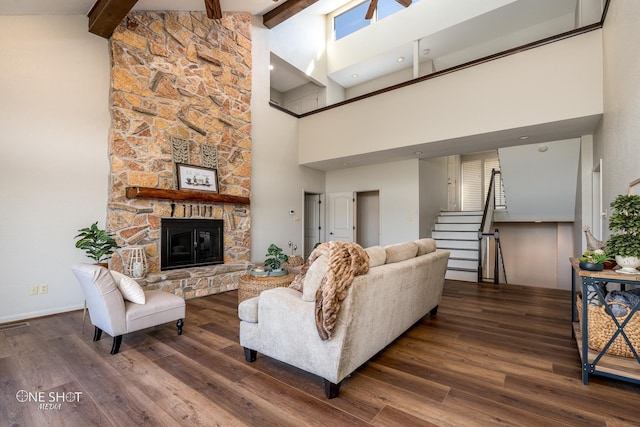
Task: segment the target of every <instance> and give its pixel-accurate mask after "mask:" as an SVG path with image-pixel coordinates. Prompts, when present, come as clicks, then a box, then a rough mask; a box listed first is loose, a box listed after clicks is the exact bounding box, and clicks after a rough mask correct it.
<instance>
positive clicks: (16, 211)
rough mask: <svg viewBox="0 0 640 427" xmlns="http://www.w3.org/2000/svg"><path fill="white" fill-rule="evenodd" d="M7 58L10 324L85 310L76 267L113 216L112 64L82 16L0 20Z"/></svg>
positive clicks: (2, 94) (3, 318)
mask: <svg viewBox="0 0 640 427" xmlns="http://www.w3.org/2000/svg"><path fill="white" fill-rule="evenodd" d="M0 58H2V60H1V61H0V124H1V128H2V132H0V146H1V147H2V158H3V162H2V163H3V164H2V168H0V200H2V202H1V203H2V209H1V213H0V241H1V242H2V244H1V245H0V259H1V260H2V268H0V323H2V322H7V321H12V320H18V319H24V318H30V317H36V316H41V315H46V314H51V313H57V312H61V311H67V310H72V309H77V308H80V307H82V304H83V300H84V299H83V297H82V292H81V290H80V286H79V285H78V284H77V282H76V280H75V278H74V276H73V275H72V273H71V271H70V267H71V266H72V265H73V264H75V263H78V262H92V261H91V260H89V259H88V258H86V257H85V256H84V254H83V253H82V252H81V251H80V250H79V249H76V248H75V246H74V236H75V235H76V234H77V230H78V229H79V228H81V227H85V226H88V225H90V224H91V223H92V222H94V221H99V224H100V225H101V226H104V223H105V218H106V203H107V184H108V182H107V180H108V172H109V166H108V158H107V136H108V131H109V125H110V117H109V110H108V95H109V73H110V64H109V53H108V48H107V41H106V40H104V39H102V38H99V37H97V36H95V35H92V34H90V33H89V32H88V31H87V18H86V17H84V16H46V17H43V16H29V17H22V16H0ZM40 283H47V284H48V285H49V292H48V293H47V294H41V295H37V296H29V287H30V286H32V285H36V284H40Z"/></svg>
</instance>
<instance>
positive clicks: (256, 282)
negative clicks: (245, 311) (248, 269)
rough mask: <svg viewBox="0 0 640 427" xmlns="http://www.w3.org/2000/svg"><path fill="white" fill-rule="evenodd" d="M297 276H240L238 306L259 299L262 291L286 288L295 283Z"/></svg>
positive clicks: (248, 274) (249, 274)
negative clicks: (250, 299) (252, 299)
mask: <svg viewBox="0 0 640 427" xmlns="http://www.w3.org/2000/svg"><path fill="white" fill-rule="evenodd" d="M295 277H296V276H295V274H291V273H289V274H287V275H286V276H252V275H251V273H247V274H243V275H242V276H240V283H238V304H240V303H241V302H242V301H244V300H246V299H249V298H253V297H257V296H258V295H260V293H261V292H262V291H266V290H267V289H273V288H286V287H287V286H289V285H290V284H291V282H293V279H294V278H295Z"/></svg>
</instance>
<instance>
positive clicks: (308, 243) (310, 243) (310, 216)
mask: <svg viewBox="0 0 640 427" xmlns="http://www.w3.org/2000/svg"><path fill="white" fill-rule="evenodd" d="M320 208H321V204H320V194H308V193H307V194H305V195H304V258H305V259H307V258H309V255H311V252H312V251H313V248H314V247H315V245H316V244H317V243H320V231H321V230H322V228H321V225H320V224H321V222H320V221H321V215H320Z"/></svg>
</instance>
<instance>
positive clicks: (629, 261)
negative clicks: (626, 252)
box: [616, 255, 640, 274]
mask: <svg viewBox="0 0 640 427" xmlns="http://www.w3.org/2000/svg"><path fill="white" fill-rule="evenodd" d="M616 262H617V263H618V265H619V266H620V269H619V270H616V271H617V272H618V273H624V274H640V271H638V270H636V267H640V258H638V257H635V256H620V255H616Z"/></svg>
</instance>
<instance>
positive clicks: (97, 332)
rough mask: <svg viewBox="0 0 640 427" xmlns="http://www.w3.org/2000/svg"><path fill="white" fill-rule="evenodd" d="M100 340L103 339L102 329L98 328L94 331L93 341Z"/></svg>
mask: <svg viewBox="0 0 640 427" xmlns="http://www.w3.org/2000/svg"><path fill="white" fill-rule="evenodd" d="M100 338H102V329H100V328H98V327H97V326H96V327H95V329H94V331H93V340H94V341H100Z"/></svg>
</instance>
